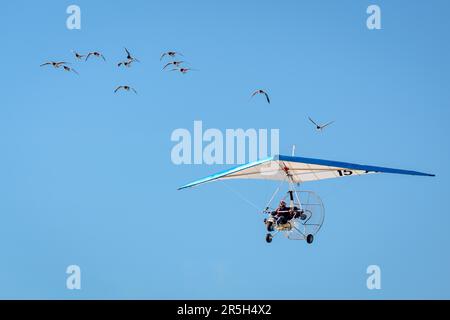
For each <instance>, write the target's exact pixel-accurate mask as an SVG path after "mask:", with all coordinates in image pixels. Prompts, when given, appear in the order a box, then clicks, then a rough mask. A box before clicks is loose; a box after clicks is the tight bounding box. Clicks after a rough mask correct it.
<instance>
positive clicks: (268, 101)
mask: <svg viewBox="0 0 450 320" xmlns="http://www.w3.org/2000/svg"><path fill="white" fill-rule="evenodd" d="M264 95H265V96H266V99H267V103H269V104H270V98H269V95H268V94H267V92H264Z"/></svg>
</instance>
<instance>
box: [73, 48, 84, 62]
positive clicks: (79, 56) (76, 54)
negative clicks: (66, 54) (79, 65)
mask: <svg viewBox="0 0 450 320" xmlns="http://www.w3.org/2000/svg"><path fill="white" fill-rule="evenodd" d="M72 53H73V54H74V55H75V58H77V59H78V60H82V59H83V58H84V57H86V55H85V54H80V53H78V52H76V51H75V50H72Z"/></svg>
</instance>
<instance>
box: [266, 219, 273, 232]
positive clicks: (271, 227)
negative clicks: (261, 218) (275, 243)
mask: <svg viewBox="0 0 450 320" xmlns="http://www.w3.org/2000/svg"><path fill="white" fill-rule="evenodd" d="M266 224H267V231H269V232H272V231H273V230H274V228H273V222H272V221H268V222H266Z"/></svg>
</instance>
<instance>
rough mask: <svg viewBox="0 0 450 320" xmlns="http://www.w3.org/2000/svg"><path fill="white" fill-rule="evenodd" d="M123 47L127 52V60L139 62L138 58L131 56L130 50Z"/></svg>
mask: <svg viewBox="0 0 450 320" xmlns="http://www.w3.org/2000/svg"><path fill="white" fill-rule="evenodd" d="M124 49H125V52H126V53H127V59H128V61H136V62H140V61H139V60H138V59H136V58H135V57H133V56H132V55H131V53H130V51H128V49H127V48H125V47H124Z"/></svg>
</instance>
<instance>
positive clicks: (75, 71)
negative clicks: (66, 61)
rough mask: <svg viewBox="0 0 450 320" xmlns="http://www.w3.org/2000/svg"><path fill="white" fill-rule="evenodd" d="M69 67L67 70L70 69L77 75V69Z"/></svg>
mask: <svg viewBox="0 0 450 320" xmlns="http://www.w3.org/2000/svg"><path fill="white" fill-rule="evenodd" d="M69 69H70V70H69V71H72V72H73V73H75V74H77V75H79V73H78V71H77V70H75V69H74V68H69Z"/></svg>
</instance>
